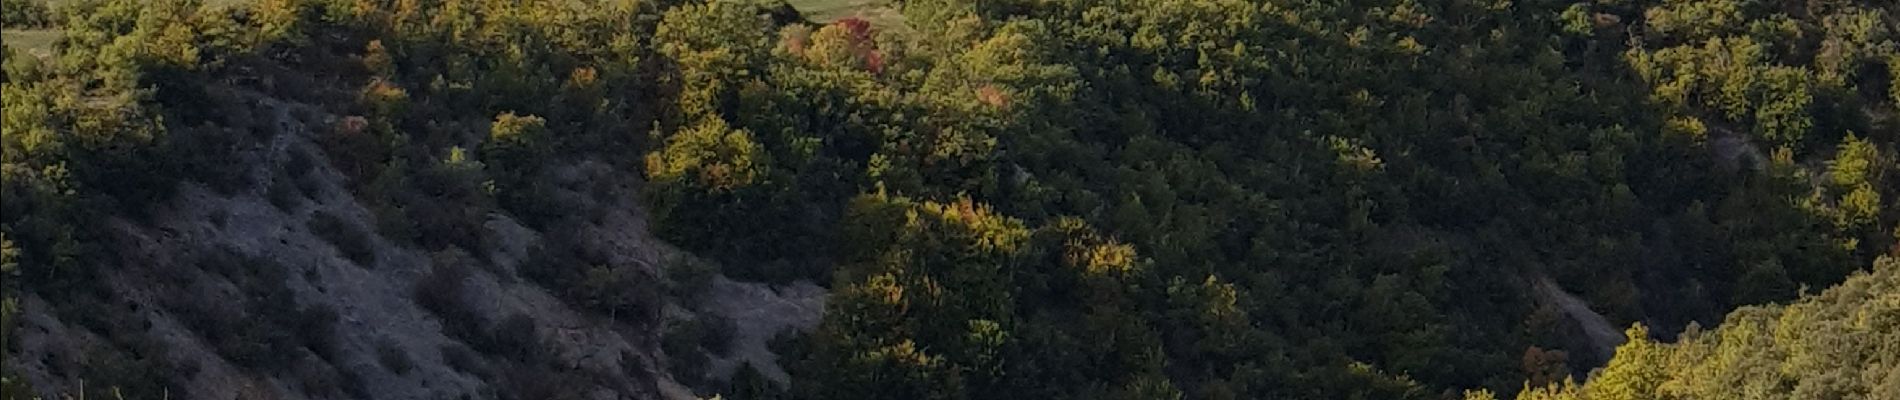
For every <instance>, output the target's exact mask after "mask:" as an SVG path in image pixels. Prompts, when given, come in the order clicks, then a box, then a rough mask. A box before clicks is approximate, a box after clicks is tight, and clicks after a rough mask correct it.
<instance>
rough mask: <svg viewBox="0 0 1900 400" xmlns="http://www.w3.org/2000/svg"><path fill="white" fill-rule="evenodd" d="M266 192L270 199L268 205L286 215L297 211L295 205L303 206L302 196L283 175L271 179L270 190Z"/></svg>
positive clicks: (287, 177)
mask: <svg viewBox="0 0 1900 400" xmlns="http://www.w3.org/2000/svg"><path fill="white" fill-rule="evenodd" d="M266 192H267V193H266V195H267V196H268V197H269V198H270V205H271V206H275V207H277V209H278V210H280V211H283V212H286V213H288V212H294V211H297V205H299V204H303V194H302V193H299V192H298V191H297V187H296V186H292V184H291V182H290V177H289V176H287V175H284V174H277V177H275V178H272V179H271V180H270V189H268V190H266Z"/></svg>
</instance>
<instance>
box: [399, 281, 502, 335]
mask: <svg viewBox="0 0 1900 400" xmlns="http://www.w3.org/2000/svg"><path fill="white" fill-rule="evenodd" d="M467 281H468V270H466V269H463V268H459V267H456V266H450V265H437V266H435V268H434V269H432V270H430V272H429V275H427V276H424V277H423V278H422V280H420V281H417V282H416V288H415V291H416V293H415V297H416V303H417V304H420V305H422V308H423V309H425V310H429V312H432V313H435V315H436V316H437V317H440V318H441V319H442V333H444V334H447V335H449V337H453V338H456V339H459V340H461V341H463V342H467V343H470V344H475V345H481V344H483V343H484V342H486V341H487V338H486V337H485V336H486V326H487V325H488V322H487V321H486V320H485V319H483V318H482V316H481V314H478V313H476V312H475V310H474V308H472V307H469V304H468V299H467V298H466V294H465V292H467V285H468V284H467Z"/></svg>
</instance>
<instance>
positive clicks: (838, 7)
mask: <svg viewBox="0 0 1900 400" xmlns="http://www.w3.org/2000/svg"><path fill="white" fill-rule="evenodd" d="M749 1H757V2H761V3H763V2H765V0H749ZM785 2H786V3H788V4H791V5H792V8H795V9H798V12H799V14H803V15H804V16H805V19H806V20H809V21H811V22H815V23H820V24H827V23H831V22H832V21H837V20H840V19H845V18H853V17H855V18H859V19H863V20H865V21H869V22H870V23H871V25H872V26H874V27H877V28H879V29H905V25H904V16H903V14H899V13H898V12H897V10H896V9H894V8H891V6H890V4H888V2H887V1H886V0H786V1H785Z"/></svg>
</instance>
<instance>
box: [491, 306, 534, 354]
mask: <svg viewBox="0 0 1900 400" xmlns="http://www.w3.org/2000/svg"><path fill="white" fill-rule="evenodd" d="M489 339H490V340H489V342H490V343H489V348H485V349H483V350H485V351H487V352H488V353H490V354H497V355H500V356H503V357H507V358H509V359H512V360H515V361H520V362H524V363H525V362H528V361H530V360H533V359H534V357H535V356H536V355H538V354H541V351H540V350H541V334H540V332H538V331H536V328H535V323H534V317H529V316H528V315H527V314H514V315H510V316H508V318H506V319H503V320H502V321H501V323H500V324H496V325H495V330H494V332H493V333H491V334H489Z"/></svg>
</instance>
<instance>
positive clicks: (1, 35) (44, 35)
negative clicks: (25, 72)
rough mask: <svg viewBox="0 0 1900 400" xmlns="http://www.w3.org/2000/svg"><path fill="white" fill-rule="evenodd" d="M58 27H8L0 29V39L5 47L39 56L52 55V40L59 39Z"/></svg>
mask: <svg viewBox="0 0 1900 400" xmlns="http://www.w3.org/2000/svg"><path fill="white" fill-rule="evenodd" d="M60 34H61V32H60V30H58V29H8V30H5V31H0V41H4V42H6V44H7V47H12V48H13V49H14V50H18V51H24V52H26V53H27V54H32V55H35V56H39V57H52V56H53V41H55V40H59V36H60Z"/></svg>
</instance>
